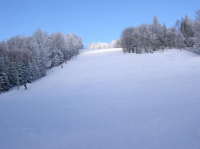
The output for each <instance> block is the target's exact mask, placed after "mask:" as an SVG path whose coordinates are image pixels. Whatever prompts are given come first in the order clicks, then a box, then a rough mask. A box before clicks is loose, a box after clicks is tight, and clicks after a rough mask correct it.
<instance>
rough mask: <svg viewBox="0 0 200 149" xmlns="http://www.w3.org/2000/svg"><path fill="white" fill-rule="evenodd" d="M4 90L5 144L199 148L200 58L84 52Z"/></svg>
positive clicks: (0, 140)
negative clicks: (43, 74) (26, 82)
mask: <svg viewBox="0 0 200 149" xmlns="http://www.w3.org/2000/svg"><path fill="white" fill-rule="evenodd" d="M48 73H49V74H48V75H47V76H46V77H44V78H42V79H40V80H38V81H36V82H34V83H32V84H29V85H28V90H26V91H25V90H24V88H23V86H22V87H20V90H19V91H17V90H16V88H14V89H13V90H11V91H9V92H7V93H4V94H1V95H0V149H199V148H200V90H199V89H200V56H199V55H196V54H193V53H190V52H187V51H180V50H175V49H173V50H166V51H164V52H162V51H158V52H154V54H133V53H130V54H123V52H122V50H121V49H107V50H106V49H101V50H82V52H81V53H80V55H79V56H77V57H75V58H73V59H72V60H71V61H69V62H68V63H67V64H64V68H63V69H61V68H60V67H56V68H53V69H52V70H50V71H49V72H48Z"/></svg>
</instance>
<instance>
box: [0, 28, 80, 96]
mask: <svg viewBox="0 0 200 149" xmlns="http://www.w3.org/2000/svg"><path fill="white" fill-rule="evenodd" d="M82 48H83V41H82V38H81V37H79V36H77V35H76V34H67V35H65V34H63V33H61V32H56V33H52V34H51V35H49V34H48V33H47V32H46V31H42V30H41V29H40V28H38V29H37V30H36V31H35V33H33V35H32V36H29V37H26V36H16V37H12V38H10V39H9V40H7V41H2V42H0V93H2V92H5V91H8V90H9V89H10V88H12V87H14V86H17V85H24V84H26V83H31V82H33V81H35V80H37V79H39V78H41V77H44V76H45V75H46V70H47V69H48V68H52V67H54V66H58V65H61V64H62V63H63V62H64V61H68V60H70V59H71V58H72V57H73V56H77V55H78V54H79V49H82ZM48 64H50V65H48Z"/></svg>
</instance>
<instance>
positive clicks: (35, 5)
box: [0, 0, 200, 46]
mask: <svg viewBox="0 0 200 149" xmlns="http://www.w3.org/2000/svg"><path fill="white" fill-rule="evenodd" d="M198 9H200V1H199V0H190V1H189V0H165V1H164V0H153V1H149V0H137V1H135V0H117V1H114V0H101V1H100V0H82V1H78V0H34V1H27V0H16V1H12V0H0V41H2V40H4V39H5V40H7V39H9V38H11V37H13V36H17V35H26V36H30V35H32V34H33V33H34V32H35V30H36V29H37V28H38V27H40V28H41V29H42V30H45V31H47V32H48V33H49V34H51V33H52V32H57V31H60V32H62V33H64V34H68V33H76V34H77V35H78V36H81V37H82V38H83V42H84V43H85V44H86V45H87V46H88V45H89V43H92V42H98V41H100V42H108V43H110V42H111V41H112V40H115V39H118V38H119V37H120V34H121V32H122V30H123V29H125V28H126V27H129V26H138V25H140V24H142V23H147V24H148V23H151V22H152V20H153V16H154V15H157V16H158V18H159V21H160V23H162V24H163V23H164V22H165V23H166V25H167V26H168V27H170V26H173V25H174V24H175V22H176V20H177V19H181V18H182V17H184V16H185V15H186V14H188V16H189V17H190V18H192V19H194V18H195V11H197V10H198Z"/></svg>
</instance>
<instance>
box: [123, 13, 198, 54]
mask: <svg viewBox="0 0 200 149" xmlns="http://www.w3.org/2000/svg"><path fill="white" fill-rule="evenodd" d="M120 42H121V43H120V44H121V47H122V48H123V51H124V53H126V52H129V53H130V52H133V53H142V52H147V53H149V52H151V53H152V52H153V51H156V50H159V49H166V48H169V49H170V48H178V49H185V50H189V51H192V52H195V53H197V54H200V10H198V11H196V15H195V20H192V19H191V18H189V17H188V15H186V16H185V18H182V19H180V20H177V21H176V23H175V25H174V26H173V27H170V28H168V27H167V26H166V25H165V24H163V25H161V24H160V23H159V19H158V17H157V16H154V18H153V23H152V24H141V25H140V26H137V27H127V28H125V29H124V30H123V31H122V33H121V37H120Z"/></svg>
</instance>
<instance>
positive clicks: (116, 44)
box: [89, 40, 121, 49]
mask: <svg viewBox="0 0 200 149" xmlns="http://www.w3.org/2000/svg"><path fill="white" fill-rule="evenodd" d="M110 48H121V44H120V40H113V41H112V42H111V43H110V44H109V43H102V42H98V43H95V42H93V43H92V44H91V43H90V44H89V49H110Z"/></svg>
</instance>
